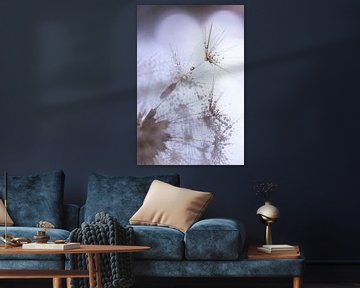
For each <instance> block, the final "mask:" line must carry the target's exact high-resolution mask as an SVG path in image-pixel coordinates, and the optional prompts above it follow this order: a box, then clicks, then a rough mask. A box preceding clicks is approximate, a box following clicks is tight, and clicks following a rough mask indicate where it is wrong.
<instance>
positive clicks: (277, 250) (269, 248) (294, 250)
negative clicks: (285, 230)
mask: <svg viewBox="0 0 360 288" xmlns="http://www.w3.org/2000/svg"><path fill="white" fill-rule="evenodd" d="M257 250H258V251H260V252H264V253H268V254H298V253H299V247H298V246H291V245H286V244H281V245H262V246H259V247H257Z"/></svg>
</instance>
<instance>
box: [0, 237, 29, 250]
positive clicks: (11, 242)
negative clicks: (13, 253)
mask: <svg viewBox="0 0 360 288" xmlns="http://www.w3.org/2000/svg"><path fill="white" fill-rule="evenodd" d="M0 240H1V241H2V242H4V243H5V245H4V247H5V248H7V247H18V246H21V245H23V244H24V243H30V242H31V240H30V239H29V238H26V237H14V236H13V235H11V234H5V235H3V236H2V237H0Z"/></svg>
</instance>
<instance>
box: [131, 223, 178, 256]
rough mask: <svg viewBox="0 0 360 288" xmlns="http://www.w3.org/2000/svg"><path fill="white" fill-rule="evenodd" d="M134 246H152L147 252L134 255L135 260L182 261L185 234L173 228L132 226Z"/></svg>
mask: <svg viewBox="0 0 360 288" xmlns="http://www.w3.org/2000/svg"><path fill="white" fill-rule="evenodd" d="M132 227H133V229H134V244H135V245H141V246H150V247H151V249H150V250H149V251H146V252H140V253H134V256H135V259H152V260H182V259H183V258H184V234H183V233H181V232H180V231H178V230H176V229H172V228H166V227H157V226H132Z"/></svg>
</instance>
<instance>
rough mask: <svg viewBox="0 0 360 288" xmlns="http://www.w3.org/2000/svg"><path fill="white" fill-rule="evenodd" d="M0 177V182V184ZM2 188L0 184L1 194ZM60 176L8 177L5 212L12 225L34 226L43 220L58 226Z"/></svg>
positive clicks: (60, 210)
mask: <svg viewBox="0 0 360 288" xmlns="http://www.w3.org/2000/svg"><path fill="white" fill-rule="evenodd" d="M3 178H4V177H3V176H0V183H2V182H3ZM2 186H3V185H0V191H1V195H3V187H2ZM63 195H64V173H63V172H62V171H55V172H50V173H43V174H37V175H31V176H8V202H7V205H8V212H9V215H11V218H12V219H13V221H14V223H15V225H16V226H28V227H35V226H36V224H37V223H38V222H39V221H42V220H45V221H48V222H50V223H52V224H54V225H55V227H57V228H59V227H62V216H63Z"/></svg>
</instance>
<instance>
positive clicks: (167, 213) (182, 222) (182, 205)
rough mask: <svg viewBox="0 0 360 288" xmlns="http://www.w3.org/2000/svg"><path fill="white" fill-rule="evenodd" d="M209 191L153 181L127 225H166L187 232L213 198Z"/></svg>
mask: <svg viewBox="0 0 360 288" xmlns="http://www.w3.org/2000/svg"><path fill="white" fill-rule="evenodd" d="M212 198H213V195H212V194H211V193H210V192H199V191H194V190H190V189H185V188H179V187H175V186H173V185H170V184H167V183H164V182H161V181H159V180H154V181H153V182H152V184H151V186H150V188H149V191H148V193H147V194H146V197H145V199H144V202H143V205H142V206H141V207H140V209H139V210H138V211H137V212H136V213H135V214H134V215H133V216H132V217H131V219H130V224H133V225H152V226H166V227H171V228H175V229H178V230H180V231H181V232H184V233H185V232H186V231H187V230H188V229H189V228H190V226H191V225H192V224H193V223H195V222H196V221H197V220H198V219H199V218H200V217H201V215H202V214H203V213H204V211H205V209H206V207H207V206H208V205H209V203H210V201H211V200H212Z"/></svg>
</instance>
